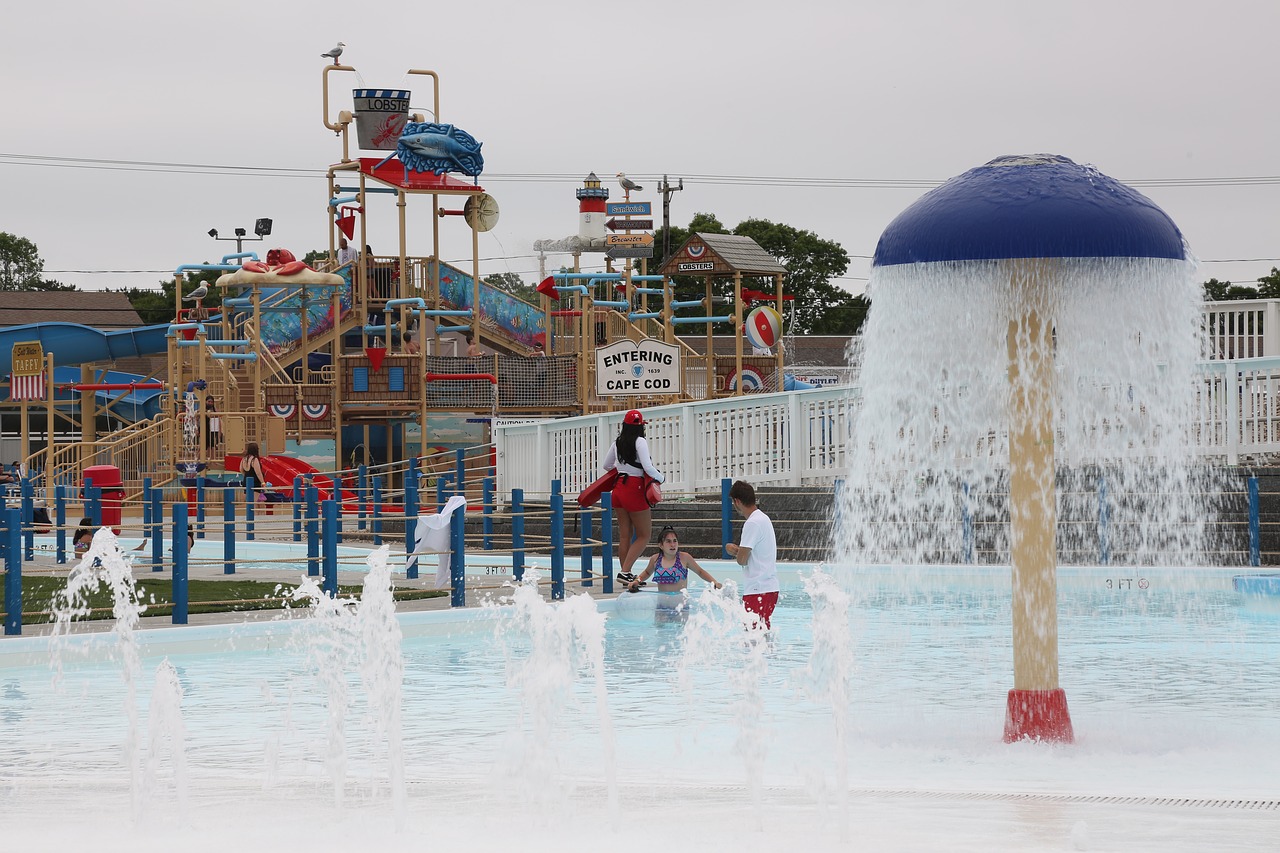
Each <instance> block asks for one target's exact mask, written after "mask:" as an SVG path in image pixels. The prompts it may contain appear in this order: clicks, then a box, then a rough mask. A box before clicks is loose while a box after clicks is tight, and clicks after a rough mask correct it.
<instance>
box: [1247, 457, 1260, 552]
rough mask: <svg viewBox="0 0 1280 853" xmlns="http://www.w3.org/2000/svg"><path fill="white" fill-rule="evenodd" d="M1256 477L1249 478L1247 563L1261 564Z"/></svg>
mask: <svg viewBox="0 0 1280 853" xmlns="http://www.w3.org/2000/svg"><path fill="white" fill-rule="evenodd" d="M1258 504H1259V500H1258V478H1257V477H1250V478H1249V565H1251V566H1261V565H1262V524H1261V522H1260V520H1259V506H1258Z"/></svg>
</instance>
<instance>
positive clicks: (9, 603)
mask: <svg viewBox="0 0 1280 853" xmlns="http://www.w3.org/2000/svg"><path fill="white" fill-rule="evenodd" d="M4 526H5V531H4V541H5V549H4V571H5V575H4V632H5V633H6V634H10V635H13V634H21V633H22V552H21V550H20V549H21V548H22V512H21V511H20V510H19V509H18V508H17V507H13V508H12V509H6V510H5V511H4Z"/></svg>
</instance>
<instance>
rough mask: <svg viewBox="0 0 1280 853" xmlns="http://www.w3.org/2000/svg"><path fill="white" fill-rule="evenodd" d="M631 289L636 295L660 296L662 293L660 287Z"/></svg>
mask: <svg viewBox="0 0 1280 853" xmlns="http://www.w3.org/2000/svg"><path fill="white" fill-rule="evenodd" d="M631 280H632V281H635V280H636V277H635V276H632V278H631ZM631 289H632V290H634V291H635V292H636V293H648V294H652V295H654V296H661V295H662V294H663V292H664V291H663V290H662V288H661V287H633V288H631Z"/></svg>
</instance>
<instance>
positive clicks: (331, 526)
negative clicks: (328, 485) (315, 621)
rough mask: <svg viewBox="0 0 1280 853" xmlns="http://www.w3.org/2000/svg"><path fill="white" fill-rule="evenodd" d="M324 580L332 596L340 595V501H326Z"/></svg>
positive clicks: (326, 590) (325, 589) (326, 589)
mask: <svg viewBox="0 0 1280 853" xmlns="http://www.w3.org/2000/svg"><path fill="white" fill-rule="evenodd" d="M323 524H324V582H323V584H321V586H322V587H323V588H324V591H325V592H327V593H329V597H330V598H336V597H337V595H338V502H337V501H334V500H328V501H325V502H324V521H323Z"/></svg>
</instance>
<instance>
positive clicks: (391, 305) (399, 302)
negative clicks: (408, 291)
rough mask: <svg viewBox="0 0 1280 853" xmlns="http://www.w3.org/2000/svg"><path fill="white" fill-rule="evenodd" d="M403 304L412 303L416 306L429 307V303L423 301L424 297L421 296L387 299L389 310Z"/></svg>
mask: <svg viewBox="0 0 1280 853" xmlns="http://www.w3.org/2000/svg"><path fill="white" fill-rule="evenodd" d="M401 305H412V306H414V307H415V308H426V307H427V303H426V302H423V301H422V297H420V296H412V297H409V298H408V299H388V300H387V310H390V309H392V308H399V307H400V306H401Z"/></svg>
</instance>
